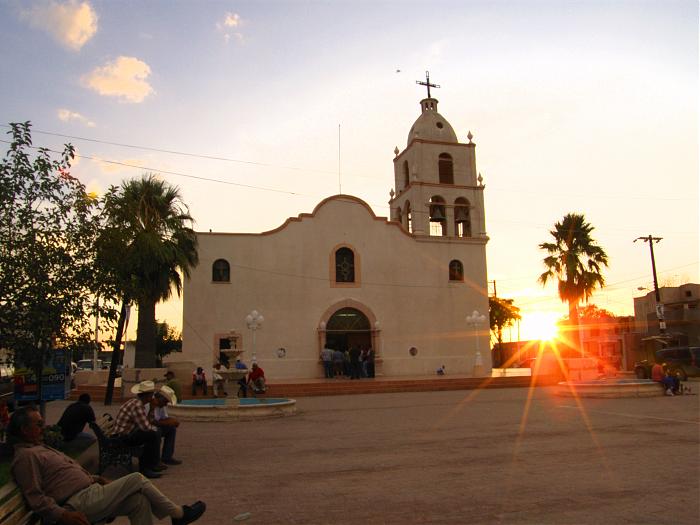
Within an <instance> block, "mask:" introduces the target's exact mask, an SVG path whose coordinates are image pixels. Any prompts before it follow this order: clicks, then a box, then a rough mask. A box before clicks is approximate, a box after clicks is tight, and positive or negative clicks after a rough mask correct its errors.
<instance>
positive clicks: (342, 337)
mask: <svg viewBox="0 0 700 525" xmlns="http://www.w3.org/2000/svg"><path fill="white" fill-rule="evenodd" d="M325 332H326V345H327V346H329V347H330V348H332V349H334V350H340V351H341V352H345V350H348V349H349V348H350V347H351V346H358V347H364V348H368V347H370V346H372V328H371V325H370V322H369V319H367V316H366V315H365V314H363V313H362V312H360V311H359V310H357V309H356V308H350V307H345V308H340V309H339V310H337V311H336V312H335V313H334V314H333V315H332V316H331V317H330V318H329V319H328V322H327V323H326V330H325Z"/></svg>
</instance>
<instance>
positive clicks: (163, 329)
mask: <svg viewBox="0 0 700 525" xmlns="http://www.w3.org/2000/svg"><path fill="white" fill-rule="evenodd" d="M172 352H182V334H181V333H179V332H178V331H177V330H175V329H174V328H173V327H171V326H170V325H169V324H168V323H166V322H165V321H163V322H162V323H156V360H157V361H158V364H160V365H162V364H163V358H164V357H165V356H167V355H168V354H170V353H172Z"/></svg>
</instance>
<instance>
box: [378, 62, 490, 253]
mask: <svg viewBox="0 0 700 525" xmlns="http://www.w3.org/2000/svg"><path fill="white" fill-rule="evenodd" d="M418 83H419V84H421V85H425V86H427V87H428V97H427V98H424V99H423V100H421V101H420V107H421V113H420V115H419V116H418V118H417V119H416V121H415V122H414V123H413V126H411V129H410V131H409V132H408V140H407V144H406V149H404V150H403V151H400V150H399V149H398V148H396V149H395V150H394V154H395V157H394V188H395V192H392V193H391V196H392V197H391V200H390V201H389V206H390V208H391V219H392V220H394V221H397V222H400V223H401V224H402V226H403V227H404V228H405V229H406V230H407V231H408V232H409V233H412V234H413V235H415V236H426V237H435V238H441V237H443V238H450V239H455V238H457V239H462V240H465V241H471V242H474V241H477V240H478V242H483V243H484V244H485V242H486V240H487V237H486V226H485V221H484V185H483V181H482V179H481V176H480V175H479V174H478V173H477V171H476V155H475V153H476V144H475V143H474V142H472V139H473V136H472V134H471V132H469V133H468V134H467V140H468V142H466V143H461V142H459V139H458V138H457V134H456V133H455V131H454V128H453V127H452V125H451V124H450V123H449V122H448V121H447V119H446V118H445V117H443V116H442V115H441V114H440V113H438V110H437V106H438V101H437V99H435V98H432V97H431V96H430V88H431V87H440V86H438V85H436V84H431V83H430V77H429V76H428V74H427V72H426V82H421V81H418ZM436 240H437V239H436Z"/></svg>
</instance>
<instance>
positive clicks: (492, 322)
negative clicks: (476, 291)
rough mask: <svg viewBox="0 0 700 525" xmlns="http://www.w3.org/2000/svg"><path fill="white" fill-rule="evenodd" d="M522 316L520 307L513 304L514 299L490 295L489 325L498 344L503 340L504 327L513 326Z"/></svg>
mask: <svg viewBox="0 0 700 525" xmlns="http://www.w3.org/2000/svg"><path fill="white" fill-rule="evenodd" d="M520 318H521V317H520V308H518V307H517V306H515V304H513V299H501V298H499V297H489V326H490V327H491V331H492V332H493V333H494V334H495V335H496V339H497V340H498V344H501V343H502V342H503V329H504V328H508V327H509V326H513V323H514V322H515V321H519V320H520Z"/></svg>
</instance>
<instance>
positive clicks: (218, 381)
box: [213, 362, 228, 397]
mask: <svg viewBox="0 0 700 525" xmlns="http://www.w3.org/2000/svg"><path fill="white" fill-rule="evenodd" d="M221 372H228V368H226V367H225V366H224V365H222V364H221V363H218V362H217V363H216V364H215V365H214V374H213V379H214V397H219V393H220V392H223V393H224V397H226V396H228V392H226V378H225V377H224V376H222V375H221Z"/></svg>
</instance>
